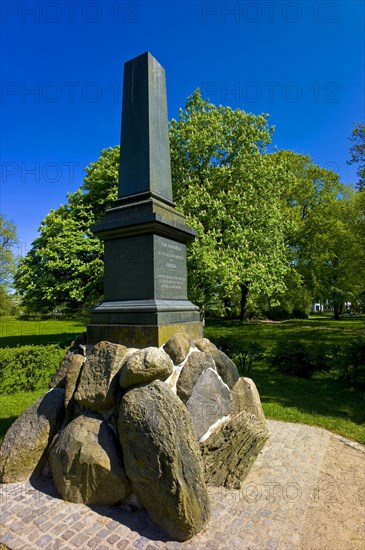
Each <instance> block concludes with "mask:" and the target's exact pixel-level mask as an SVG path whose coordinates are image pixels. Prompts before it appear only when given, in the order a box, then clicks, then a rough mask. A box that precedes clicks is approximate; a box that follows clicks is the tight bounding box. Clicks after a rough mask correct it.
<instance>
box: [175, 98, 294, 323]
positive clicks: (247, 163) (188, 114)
mask: <svg viewBox="0 0 365 550" xmlns="http://www.w3.org/2000/svg"><path fill="white" fill-rule="evenodd" d="M267 118H268V115H261V116H255V115H252V114H248V113H245V112H244V111H242V110H239V109H236V110H232V109H231V108H230V107H222V106H218V107H216V106H215V105H213V104H211V103H209V102H208V101H204V100H203V99H202V98H201V95H200V93H199V90H196V91H195V92H194V94H193V96H191V97H190V98H188V101H187V104H186V108H185V110H184V111H183V110H180V112H179V117H178V119H177V120H172V121H171V129H170V143H171V164H172V178H173V188H174V199H175V200H176V202H177V205H178V208H179V209H181V210H182V212H183V213H184V214H185V215H186V217H187V221H188V223H189V224H190V225H191V226H192V227H194V228H195V229H197V230H198V237H197V238H196V240H195V241H194V242H193V243H192V244H191V246H190V249H189V254H188V268H189V283H190V290H191V295H192V299H193V300H194V301H195V302H196V303H198V304H199V305H200V306H203V304H207V303H212V301H220V302H221V303H224V302H226V303H227V302H229V299H230V298H231V297H232V296H233V295H234V294H236V293H237V292H239V293H240V295H241V317H242V318H244V319H245V318H247V314H248V311H247V309H248V304H249V301H250V299H252V297H253V296H255V295H256V294H258V293H260V292H266V293H267V294H272V293H273V292H281V291H283V290H284V288H285V287H284V283H283V279H284V275H285V273H286V271H287V269H288V265H287V261H286V252H285V244H284V226H285V219H284V218H283V216H282V211H281V209H280V188H279V185H278V180H277V178H276V177H275V174H274V173H273V166H272V165H270V164H268V163H267V162H266V158H265V155H264V153H265V150H266V145H267V144H268V143H269V142H270V141H271V135H272V132H273V129H272V128H270V127H269V125H268V122H267Z"/></svg>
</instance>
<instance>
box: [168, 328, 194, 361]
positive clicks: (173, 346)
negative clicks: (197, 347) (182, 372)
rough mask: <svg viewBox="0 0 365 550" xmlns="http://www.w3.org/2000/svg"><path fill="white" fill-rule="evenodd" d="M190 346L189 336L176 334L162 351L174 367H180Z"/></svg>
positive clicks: (182, 333) (183, 333) (180, 333)
mask: <svg viewBox="0 0 365 550" xmlns="http://www.w3.org/2000/svg"><path fill="white" fill-rule="evenodd" d="M190 346H191V339H190V336H189V335H188V334H185V332H177V333H176V334H174V336H173V337H172V338H170V340H168V341H167V342H166V344H165V345H164V347H163V349H164V350H165V352H166V353H168V355H169V356H170V357H171V359H172V360H173V362H174V365H180V364H181V363H182V362H183V361H184V360H185V359H186V357H187V355H188V353H189V350H190Z"/></svg>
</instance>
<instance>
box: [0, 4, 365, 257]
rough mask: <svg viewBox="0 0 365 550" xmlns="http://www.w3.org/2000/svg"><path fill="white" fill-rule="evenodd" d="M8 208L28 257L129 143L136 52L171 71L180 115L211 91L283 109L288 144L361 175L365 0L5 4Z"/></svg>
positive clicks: (237, 102)
mask: <svg viewBox="0 0 365 550" xmlns="http://www.w3.org/2000/svg"><path fill="white" fill-rule="evenodd" d="M0 8H1V26H2V29H1V31H2V32H1V79H2V86H1V104H0V106H1V163H2V166H1V181H0V183H1V189H0V192H1V195H0V200H1V204H0V209H1V212H2V213H4V214H5V215H6V216H7V217H8V218H10V219H12V220H13V221H14V222H15V223H16V225H17V228H18V234H19V239H20V242H21V245H20V250H19V252H20V253H21V254H25V253H26V252H27V251H28V250H29V249H30V245H31V242H32V241H33V239H34V238H35V237H36V236H37V229H38V227H39V225H40V222H41V221H42V219H43V218H44V216H45V215H46V214H47V212H48V211H49V210H50V209H52V208H57V207H58V206H59V205H60V204H62V203H65V202H66V193H67V192H70V191H74V190H75V189H77V188H78V187H79V185H80V184H81V183H82V179H83V174H84V172H83V168H84V167H85V166H86V165H87V164H89V163H90V162H91V161H93V160H96V159H97V158H98V156H99V154H100V151H101V150H102V149H103V148H106V147H109V146H114V145H116V144H118V143H119V134H120V116H121V89H122V75H123V64H124V62H125V61H127V60H129V59H131V58H133V57H135V56H137V55H139V54H140V53H143V52H144V51H146V50H149V51H150V52H151V53H152V55H154V56H155V57H156V58H157V59H158V61H159V62H160V63H161V64H162V65H163V66H164V68H165V69H166V76H167V95H168V109H169V118H170V119H171V118H172V117H176V116H177V113H178V109H179V107H183V106H184V104H185V101H186V98H187V96H189V95H190V94H192V92H193V91H194V89H195V88H197V87H199V88H200V89H201V91H202V94H203V96H204V97H207V96H209V97H210V100H211V101H212V102H213V103H216V104H219V103H220V104H223V105H230V106H231V107H232V108H240V109H244V110H245V111H249V112H253V113H255V114H260V113H269V114H270V115H271V119H270V122H271V123H272V124H273V125H275V127H276V131H275V134H274V140H273V143H274V145H276V146H277V147H278V148H284V149H291V150H294V151H296V152H298V153H304V154H308V155H310V156H311V158H312V159H313V160H314V161H315V162H317V163H319V164H320V165H321V166H326V167H328V168H331V169H333V170H335V171H337V172H338V173H339V174H340V177H341V181H342V182H344V183H355V181H356V175H355V173H356V167H355V166H348V165H347V164H346V160H348V158H349V152H348V149H349V146H350V142H349V141H348V137H349V136H350V134H351V131H352V128H353V127H354V124H355V123H356V122H357V121H360V120H362V121H363V120H364V68H365V67H364V43H365V37H364V2H363V1H362V0H353V1H352V0H346V1H336V2H327V1H321V0H319V1H315V0H314V1H312V0H310V1H293V2H281V1H279V0H275V1H274V0H273V1H270V0H267V1H261V0H256V1H242V2H240V1H236V2H215V1H210V2H202V1H199V0H191V1H185V2H180V1H174V0H166V1H154V0H149V1H126V2H123V1H117V0H113V1H108V0H102V1H97V0H95V1H88V0H78V1H71V0H70V1H69V2H64V1H63V0H61V1H57V0H52V1H47V0H43V1H38V2H24V1H21V2H16V1H11V2H10V1H7V0H3V1H2V3H1V5H0Z"/></svg>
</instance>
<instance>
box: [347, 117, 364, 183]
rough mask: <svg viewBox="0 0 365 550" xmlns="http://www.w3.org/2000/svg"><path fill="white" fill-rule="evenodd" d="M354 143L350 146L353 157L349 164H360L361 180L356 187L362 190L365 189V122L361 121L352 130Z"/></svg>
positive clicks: (358, 171)
mask: <svg viewBox="0 0 365 550" xmlns="http://www.w3.org/2000/svg"><path fill="white" fill-rule="evenodd" d="M350 140H351V141H352V143H353V145H352V146H351V147H350V153H351V159H350V160H349V161H348V164H358V165H359V166H358V168H357V172H356V173H357V175H358V177H359V181H358V182H357V184H356V187H357V188H358V189H359V190H360V191H364V190H365V124H362V123H361V122H359V123H358V124H357V125H356V126H355V128H354V129H353V130H352V134H351V137H350Z"/></svg>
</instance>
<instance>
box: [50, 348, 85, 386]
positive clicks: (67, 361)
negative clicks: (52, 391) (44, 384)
mask: <svg viewBox="0 0 365 550" xmlns="http://www.w3.org/2000/svg"><path fill="white" fill-rule="evenodd" d="M84 361H85V357H84V356H83V355H80V354H74V353H71V352H68V353H67V354H66V357H65V358H64V360H63V361H62V363H61V366H60V368H59V369H58V371H57V372H56V373H55V374H54V375H53V377H52V379H51V381H50V383H49V388H65V387H66V380H67V376H68V374H69V373H71V372H72V371H76V372H77V374H78V373H79V372H80V369H81V367H82V365H83V364H84Z"/></svg>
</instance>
